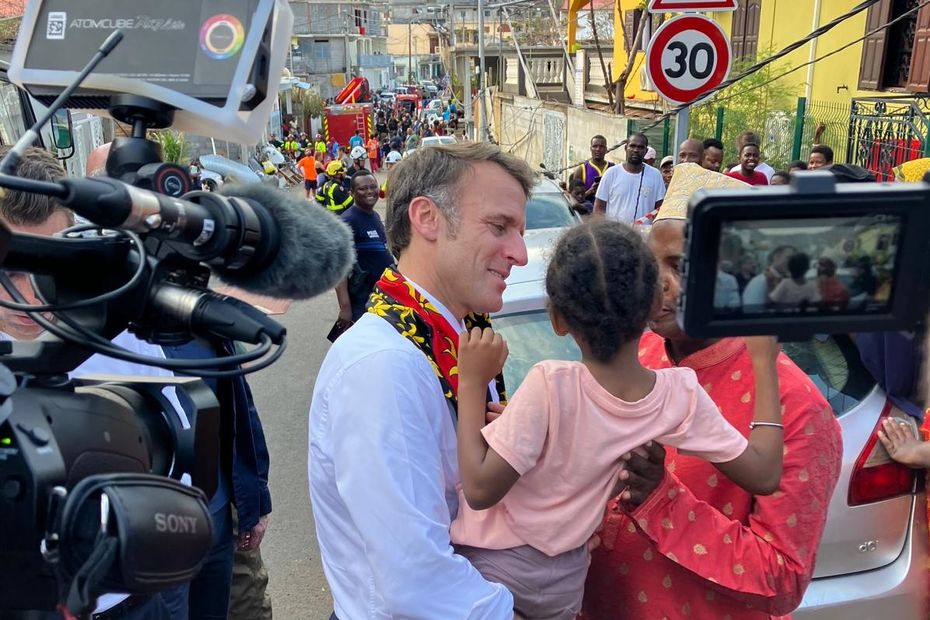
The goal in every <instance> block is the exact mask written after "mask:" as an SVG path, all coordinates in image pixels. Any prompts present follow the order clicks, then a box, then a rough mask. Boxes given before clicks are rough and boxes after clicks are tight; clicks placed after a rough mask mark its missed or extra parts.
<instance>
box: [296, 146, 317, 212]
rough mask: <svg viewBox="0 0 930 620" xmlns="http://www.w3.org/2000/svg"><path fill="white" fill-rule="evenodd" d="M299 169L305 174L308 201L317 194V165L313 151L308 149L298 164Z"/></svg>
mask: <svg viewBox="0 0 930 620" xmlns="http://www.w3.org/2000/svg"><path fill="white" fill-rule="evenodd" d="M297 167H298V168H300V169H301V170H303V172H304V189H305V190H307V200H310V197H311V196H312V195H313V194H315V193H316V179H317V176H316V175H317V171H316V169H317V164H316V157H314V156H313V149H306V150H305V151H304V156H303V157H302V158H301V159H300V161H298V162H297Z"/></svg>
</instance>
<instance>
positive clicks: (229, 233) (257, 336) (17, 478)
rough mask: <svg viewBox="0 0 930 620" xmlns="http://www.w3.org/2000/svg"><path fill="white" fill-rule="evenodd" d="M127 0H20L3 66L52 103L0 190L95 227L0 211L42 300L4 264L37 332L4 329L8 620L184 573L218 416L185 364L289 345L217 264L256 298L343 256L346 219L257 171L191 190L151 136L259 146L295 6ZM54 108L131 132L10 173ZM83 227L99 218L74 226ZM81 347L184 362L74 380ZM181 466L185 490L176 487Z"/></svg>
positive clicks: (325, 284) (202, 507)
mask: <svg viewBox="0 0 930 620" xmlns="http://www.w3.org/2000/svg"><path fill="white" fill-rule="evenodd" d="M137 11H138V9H137V8H136V7H135V5H134V4H133V3H125V2H122V1H121V0H38V1H36V2H30V3H29V4H28V5H27V7H26V10H25V14H24V16H23V20H22V26H21V29H20V32H19V36H18V38H17V42H16V47H15V49H14V53H13V58H12V62H11V66H10V69H9V77H10V79H11V81H13V82H14V83H15V84H17V85H18V86H20V87H22V88H25V89H26V90H28V91H29V92H30V94H31V95H32V96H33V97H34V98H35V99H37V100H38V101H40V102H42V103H43V104H45V105H46V106H48V112H47V113H46V114H45V115H43V117H42V118H40V119H39V120H38V121H37V123H36V125H35V126H34V127H33V128H31V129H30V130H29V131H27V132H26V134H25V135H24V136H23V137H22V138H21V139H20V140H19V141H18V142H17V144H16V145H14V147H13V148H12V149H11V150H10V152H9V154H8V155H7V156H6V157H5V158H4V159H3V161H0V187H3V188H9V189H14V190H18V191H24V192H32V193H38V194H42V195H47V196H50V197H54V198H56V199H58V201H59V202H60V203H61V204H62V205H63V206H65V207H68V208H71V209H72V210H73V211H74V212H75V213H77V214H78V215H80V216H82V217H83V218H85V219H87V220H89V221H90V222H93V224H92V225H85V226H77V227H73V228H71V229H69V230H67V231H65V232H64V236H63V237H55V238H46V237H36V236H32V235H19V234H11V233H10V231H9V230H8V229H6V227H4V226H0V265H2V267H3V268H4V269H15V270H18V271H26V272H29V273H31V274H32V284H33V286H34V287H35V289H36V291H37V293H38V296H39V298H40V299H41V300H42V305H38V306H29V305H26V304H25V298H24V297H23V296H22V295H21V294H20V293H19V291H17V290H16V287H15V285H13V283H12V281H11V280H10V279H9V277H8V276H7V275H6V274H5V272H0V285H2V286H3V287H4V289H6V290H7V293H8V294H9V295H10V296H11V297H12V298H13V300H14V301H13V302H9V301H0V305H3V306H4V307H7V308H15V309H17V310H19V311H21V312H26V313H28V315H29V316H30V317H31V318H32V319H33V320H35V321H36V322H37V323H38V324H39V325H40V326H42V327H43V328H45V330H46V334H44V335H43V336H42V337H40V338H39V339H38V340H36V341H31V342H12V343H9V342H5V343H0V363H2V365H0V522H2V523H3V524H4V528H2V529H0V617H2V618H7V617H18V616H20V615H28V610H54V609H56V608H57V609H58V610H59V611H60V612H61V613H62V614H64V615H65V617H69V618H70V617H87V616H88V614H89V613H90V611H91V610H92V609H93V606H94V602H95V599H96V597H97V596H98V595H100V594H102V593H105V592H124V593H127V594H139V595H145V594H151V593H155V592H158V591H160V590H164V589H168V588H171V587H175V586H178V585H181V584H183V583H185V582H187V581H189V580H190V579H192V578H193V577H194V576H195V575H196V573H197V572H198V570H199V569H200V566H201V564H202V563H203V561H204V559H205V557H206V554H207V552H208V551H209V549H210V547H211V544H212V524H211V522H210V516H209V510H208V508H207V503H206V497H205V495H204V491H206V492H207V493H208V494H209V493H212V492H213V489H214V488H215V485H216V474H217V472H216V467H215V464H216V460H215V459H211V455H214V456H215V455H216V454H218V452H217V451H218V446H217V445H216V439H217V437H218V427H219V417H218V416H219V409H218V404H217V400H216V397H215V395H213V393H212V392H211V391H210V390H209V388H208V387H207V386H206V384H205V383H204V382H203V381H201V380H199V379H195V378H193V377H234V376H239V375H242V374H245V373H249V372H255V371H257V370H260V369H262V368H265V367H267V366H268V365H270V364H271V363H273V362H274V361H275V360H277V359H278V358H279V357H280V356H281V354H282V353H283V351H284V347H285V344H286V338H285V335H286V334H285V330H284V328H283V327H282V326H280V325H279V324H277V323H276V322H275V321H273V320H271V319H270V318H268V317H267V316H265V314H264V313H262V312H261V311H259V310H258V309H256V308H254V307H252V306H251V305H249V304H247V303H244V302H242V301H239V300H237V299H233V298H231V297H227V296H225V295H220V294H217V293H215V292H212V291H210V290H208V289H207V284H208V281H209V277H210V269H213V270H214V271H215V272H216V273H218V274H220V275H221V276H222V277H223V279H224V280H225V281H226V282H228V283H230V284H232V285H235V286H238V287H239V288H241V289H243V290H245V291H248V292H251V293H257V294H264V295H271V296H275V297H284V298H290V299H304V298H308V297H312V296H314V295H316V294H319V293H320V292H323V291H325V290H328V289H330V288H332V287H333V286H334V285H335V284H336V282H338V281H339V280H341V279H342V278H344V277H345V275H346V273H347V272H348V269H349V268H350V267H351V264H352V262H353V253H352V252H353V250H352V239H351V234H350V232H349V231H348V230H347V229H346V228H345V226H344V225H343V224H342V223H341V222H338V221H337V220H336V219H335V218H332V217H331V216H329V215H328V214H325V213H321V214H315V213H314V214H310V213H308V210H307V209H306V207H305V205H304V204H303V201H299V200H293V199H291V198H289V197H288V196H287V195H285V194H282V193H279V192H277V190H274V189H271V188H269V187H267V186H264V185H261V184H256V185H249V186H240V187H238V188H236V187H231V188H230V189H229V191H228V192H227V194H226V195H225V196H222V195H219V194H211V193H206V192H196V191H195V192H189V191H188V190H189V189H190V186H191V182H190V178H189V176H188V174H187V171H186V170H184V169H183V168H181V167H180V166H177V165H175V164H166V163H163V162H162V157H161V149H160V147H159V146H158V145H157V144H155V143H153V142H151V141H149V140H147V139H146V132H147V131H148V130H149V129H159V128H164V127H168V126H171V125H172V124H173V125H175V126H176V127H178V128H179V129H182V130H186V131H189V132H192V133H196V134H200V135H212V136H216V137H224V138H226V139H230V140H234V141H238V142H242V143H254V142H257V141H258V140H259V139H260V137H261V135H262V133H263V131H264V130H265V127H266V123H267V119H268V116H269V114H270V112H271V110H272V108H273V106H274V103H275V100H276V97H277V93H278V79H279V76H280V75H281V71H282V68H283V65H284V59H285V57H286V54H287V47H288V45H289V43H290V37H291V28H292V25H293V15H292V13H291V10H290V8H289V6H288V3H287V2H286V1H285V0H232V1H229V0H222V1H221V0H164V1H163V2H160V3H156V4H154V5H149V6H147V7H146V12H147V15H144V16H143V15H139V14H138V12H137ZM106 35H109V36H108V37H107V36H106ZM103 39H106V40H105V41H104V42H103V44H102V45H101V44H100V42H101V40H103ZM117 45H119V46H120V53H117V54H112V53H111V52H113V50H114V48H116V47H117ZM91 57H92V58H91ZM87 58H91V60H90V62H89V63H88V64H87V65H86V66H84V67H83V68H82V67H81V65H80V63H81V62H83V61H84V60H85V59H87ZM62 107H66V108H83V109H90V110H95V111H99V112H100V113H103V114H109V115H110V116H112V117H114V118H116V119H117V120H120V121H122V122H124V123H128V124H129V125H131V127H132V135H131V136H130V137H125V138H117V139H116V140H114V141H113V144H112V147H111V150H110V154H109V156H108V159H107V165H106V170H107V174H108V176H107V177H92V178H69V179H65V180H63V181H61V182H60V183H50V182H42V181H35V180H30V179H24V178H19V177H16V176H13V175H15V171H16V169H17V167H18V164H19V162H20V160H21V158H22V156H23V154H24V153H25V151H26V149H27V148H28V147H29V146H31V145H32V143H33V142H34V141H35V140H36V139H37V137H38V133H37V132H38V130H39V129H41V127H42V126H44V125H45V123H46V122H48V120H49V118H51V116H52V115H53V114H54V113H55V112H56V111H57V110H59V109H60V108H62ZM88 230H95V231H97V232H96V234H95V235H92V236H86V235H83V234H82V235H77V233H86V232H87V231H88ZM88 273H90V274H93V277H91V278H88V277H87V274H88ZM43 313H51V314H53V315H54V316H55V318H56V320H55V321H52V320H49V319H48V318H46V316H43ZM127 327H128V329H129V330H130V331H131V332H132V333H134V334H135V335H136V336H138V337H140V338H143V339H145V340H146V341H148V342H151V343H154V344H181V343H184V342H187V341H189V340H190V339H191V338H192V337H194V336H197V335H199V336H205V337H213V338H220V339H224V340H228V341H240V342H243V343H249V344H253V345H257V346H256V347H255V348H253V349H251V350H247V351H245V352H243V353H237V354H234V355H229V356H226V357H218V358H211V359H201V360H183V359H162V358H149V357H145V356H140V355H138V354H135V353H133V352H130V351H128V350H125V349H122V348H120V347H118V346H116V345H115V344H113V343H112V342H111V339H112V338H114V337H115V336H116V335H117V334H119V333H120V332H122V331H123V330H124V329H126V328H127ZM94 353H100V354H103V355H107V356H109V357H114V358H117V359H122V360H125V361H131V362H137V363H142V364H147V365H151V366H158V367H161V368H166V369H169V370H172V371H174V372H175V373H178V374H187V375H192V376H193V377H177V378H174V379H173V380H166V379H164V378H161V377H159V378H157V379H154V378H148V379H144V378H142V379H141V380H139V379H140V378H126V377H99V378H93V379H76V380H69V379H68V376H67V373H68V372H69V371H71V370H73V369H74V368H76V367H77V366H78V365H79V364H81V363H82V362H83V361H84V360H85V359H87V358H88V357H90V355H92V354H94ZM249 362H254V363H252V364H251V365H249V366H247V367H242V366H241V365H242V364H244V363H249ZM127 379H129V380H127ZM169 386H170V387H175V388H177V389H179V390H181V391H182V392H183V393H184V394H185V395H186V398H187V399H188V400H189V401H190V402H191V403H192V404H193V409H195V410H196V412H195V413H194V415H192V416H191V419H190V428H183V427H182V426H181V423H180V422H179V421H177V419H176V416H174V415H166V414H165V412H166V411H169V410H170V409H171V406H170V404H169V403H168V402H167V400H166V398H165V397H164V396H163V395H162V394H161V391H162V389H163V388H165V387H169ZM195 454H196V456H197V457H198V458H197V459H195ZM181 472H189V473H190V474H191V479H192V482H193V484H194V486H193V487H189V486H185V485H183V484H181V483H180V482H179V479H180V477H181ZM197 487H199V488H197ZM201 489H203V490H201Z"/></svg>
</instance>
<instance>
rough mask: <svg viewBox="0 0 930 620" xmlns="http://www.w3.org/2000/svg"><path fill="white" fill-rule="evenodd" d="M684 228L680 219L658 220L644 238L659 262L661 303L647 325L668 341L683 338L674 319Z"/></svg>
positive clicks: (678, 290)
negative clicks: (647, 238) (647, 236)
mask: <svg viewBox="0 0 930 620" xmlns="http://www.w3.org/2000/svg"><path fill="white" fill-rule="evenodd" d="M684 231H685V221H684V220H660V221H658V222H656V223H655V224H654V225H653V227H652V230H651V231H650V232H649V240H648V241H647V244H648V245H649V249H650V250H652V253H653V255H654V256H655V257H656V261H657V262H658V263H659V286H660V287H661V289H662V304H661V306H659V309H658V311H657V312H655V313H654V314H653V315H652V316H651V317H650V318H649V328H650V329H651V330H652V331H654V332H655V333H657V334H659V335H660V336H662V337H663V338H667V339H669V340H681V339H684V338H686V336H685V333H684V332H683V331H682V330H681V328H680V327H679V326H678V322H677V321H676V320H675V315H676V312H677V309H678V296H679V295H680V294H681V275H680V272H679V268H680V267H681V261H682V260H684V247H685V242H684V238H685V237H684Z"/></svg>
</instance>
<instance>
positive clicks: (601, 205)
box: [594, 198, 607, 215]
mask: <svg viewBox="0 0 930 620" xmlns="http://www.w3.org/2000/svg"><path fill="white" fill-rule="evenodd" d="M594 215H607V203H606V202H605V201H603V200H601V199H600V198H595V199H594Z"/></svg>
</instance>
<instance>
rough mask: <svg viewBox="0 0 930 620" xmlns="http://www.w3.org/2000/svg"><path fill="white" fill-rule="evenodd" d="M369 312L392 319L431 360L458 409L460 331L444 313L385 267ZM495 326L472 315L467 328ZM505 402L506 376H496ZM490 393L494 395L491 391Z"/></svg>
mask: <svg viewBox="0 0 930 620" xmlns="http://www.w3.org/2000/svg"><path fill="white" fill-rule="evenodd" d="M367 309H368V312H371V313H372V314H376V315H378V316H380V317H381V318H383V319H384V320H386V321H387V322H389V323H390V324H391V325H392V326H393V327H394V328H395V329H396V330H397V331H398V333H399V334H400V335H401V336H403V337H404V338H406V339H407V340H409V341H410V342H412V343H413V344H414V345H415V346H416V347H417V348H418V349H419V350H420V351H421V352H422V353H423V355H425V356H426V359H428V360H429V362H430V365H431V366H432V367H433V370H434V371H435V373H436V377H437V378H438V379H439V383H440V385H441V386H442V392H443V394H444V395H445V397H446V399H447V400H448V401H449V403H451V405H452V407H453V409H455V410H456V411H458V389H459V369H458V346H459V334H458V331H456V329H455V327H453V326H452V325H450V324H449V321H447V320H446V318H445V317H444V316H442V313H441V312H440V311H439V310H438V309H437V308H436V306H434V305H433V304H432V303H430V301H429V300H428V299H426V297H424V296H423V294H422V293H420V292H419V291H418V290H417V289H415V288H414V287H413V285H412V284H410V282H408V281H407V280H406V279H405V278H404V276H402V275H401V274H400V273H398V272H397V271H394V270H393V269H390V268H388V269H385V270H384V274H383V275H382V276H381V279H380V280H378V283H377V284H376V285H375V288H374V290H373V291H372V293H371V297H370V298H369V299H368V305H367ZM490 326H491V320H490V319H489V318H488V315H486V314H469V315H468V316H466V317H465V328H466V329H472V328H474V327H479V328H485V327H490ZM496 388H497V394H498V397H499V399H500V402H501V403H505V402H506V400H507V396H506V392H505V389H504V377H503V375H498V376H497V379H496ZM489 396H490V394H489Z"/></svg>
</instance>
